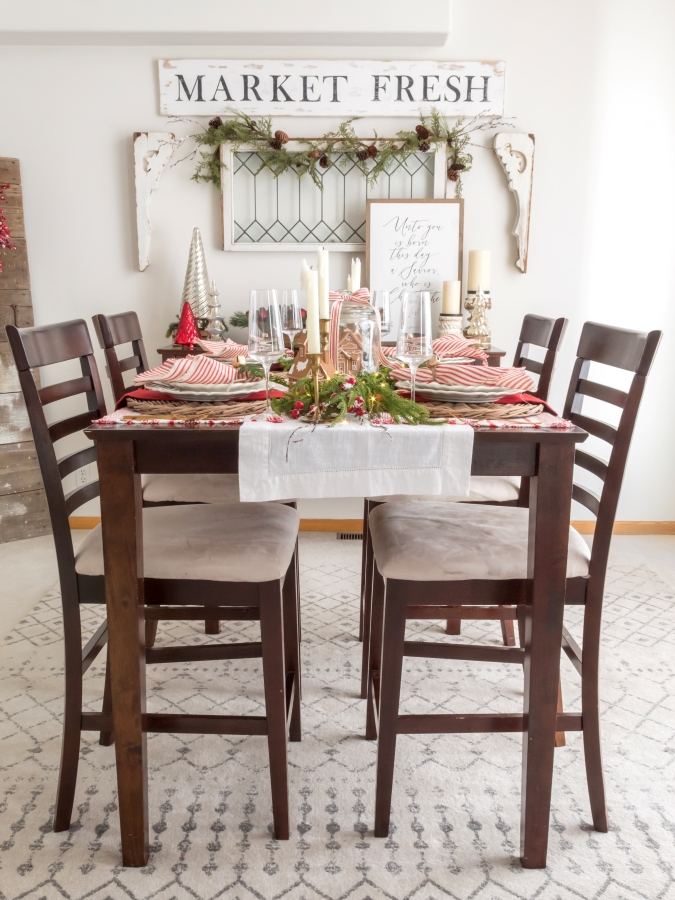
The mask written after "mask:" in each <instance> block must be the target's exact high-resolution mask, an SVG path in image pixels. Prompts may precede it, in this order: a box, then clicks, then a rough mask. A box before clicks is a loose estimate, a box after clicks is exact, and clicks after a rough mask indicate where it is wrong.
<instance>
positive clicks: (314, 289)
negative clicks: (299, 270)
mask: <svg viewBox="0 0 675 900" xmlns="http://www.w3.org/2000/svg"><path fill="white" fill-rule="evenodd" d="M307 352H308V353H321V338H320V335H319V273H318V272H315V271H314V270H313V269H310V270H309V273H308V275H307Z"/></svg>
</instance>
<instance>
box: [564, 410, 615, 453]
mask: <svg viewBox="0 0 675 900" xmlns="http://www.w3.org/2000/svg"><path fill="white" fill-rule="evenodd" d="M567 418H569V420H570V421H571V422H574V424H575V425H578V426H579V428H583V429H584V431H587V432H588V433H589V434H592V435H593V437H596V438H600V440H601V441H605V442H606V443H607V444H611V445H612V446H614V441H615V440H616V428H613V427H612V426H611V425H608V424H607V422H601V421H600V420H599V419H591V418H589V417H588V416H582V415H581V413H576V412H573V413H570V414H569V416H568V417H567Z"/></svg>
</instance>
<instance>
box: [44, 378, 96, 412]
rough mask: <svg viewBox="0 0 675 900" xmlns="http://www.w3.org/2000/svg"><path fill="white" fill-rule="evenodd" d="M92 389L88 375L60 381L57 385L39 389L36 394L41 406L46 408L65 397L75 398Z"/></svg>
mask: <svg viewBox="0 0 675 900" xmlns="http://www.w3.org/2000/svg"><path fill="white" fill-rule="evenodd" d="M93 387H94V385H93V383H92V380H91V378H90V377H89V376H88V375H81V376H80V377H79V378H71V380H70V381H61V382H59V384H50V385H47V387H43V388H40V390H39V391H38V394H39V396H40V402H41V403H42V405H43V406H47V404H48V403H55V402H56V401H57V400H65V399H66V397H76V396H77V395H78V394H85V393H88V392H89V391H91V390H93Z"/></svg>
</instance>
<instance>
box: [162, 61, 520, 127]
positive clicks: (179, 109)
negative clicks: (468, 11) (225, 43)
mask: <svg viewBox="0 0 675 900" xmlns="http://www.w3.org/2000/svg"><path fill="white" fill-rule="evenodd" d="M505 68H506V66H505V63H503V62H425V61H421V60H416V61H414V62H373V61H366V60H347V61H344V62H334V61H332V60H314V61H311V60H303V61H295V62H294V61H289V60H266V61H256V62H253V61H250V60H228V61H225V60H215V59H161V60H160V61H159V94H160V112H161V113H162V114H163V115H165V116H182V115H186V114H189V115H192V116H195V115H201V116H213V115H217V114H219V115H223V114H226V113H227V111H228V108H231V107H236V108H237V109H240V110H242V111H245V112H247V113H250V114H251V115H257V116H260V115H277V116H316V115H322V116H341V117H344V116H416V115H418V114H419V113H420V112H423V113H428V112H429V111H430V110H431V108H432V107H434V106H435V107H437V108H438V109H439V110H440V111H441V112H442V113H443V114H444V115H446V116H466V115H471V116H473V115H479V114H483V115H492V116H495V115H496V116H500V115H503V113H504V73H505Z"/></svg>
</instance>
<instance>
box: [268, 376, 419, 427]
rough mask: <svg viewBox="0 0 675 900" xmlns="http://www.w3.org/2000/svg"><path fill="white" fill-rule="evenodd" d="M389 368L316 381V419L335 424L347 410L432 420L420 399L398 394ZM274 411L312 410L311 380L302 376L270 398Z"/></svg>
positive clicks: (301, 414)
mask: <svg viewBox="0 0 675 900" xmlns="http://www.w3.org/2000/svg"><path fill="white" fill-rule="evenodd" d="M390 372H391V370H390V369H387V368H384V367H382V368H381V369H380V370H379V372H359V373H357V374H356V375H352V376H347V375H335V376H333V378H329V379H328V380H327V381H321V382H319V421H321V422H328V423H330V424H332V425H337V424H338V423H339V422H342V421H344V419H345V417H346V415H347V413H352V414H354V415H356V416H359V417H369V418H370V419H377V418H378V417H379V416H381V415H382V413H389V415H390V416H391V417H392V418H393V420H394V421H395V422H397V423H398V422H407V423H408V424H409V425H419V424H421V423H426V424H428V425H432V424H435V423H434V421H433V420H432V419H430V414H429V410H427V409H425V408H424V407H423V406H421V405H420V404H419V403H414V402H413V401H412V400H407V399H406V398H405V397H401V395H400V394H397V393H396V391H395V389H394V385H395V383H396V382H395V381H394V379H393V378H392V377H391V374H390ZM271 404H272V408H273V409H274V411H275V412H276V413H279V414H281V415H287V416H290V417H291V418H293V419H300V418H305V417H308V416H310V415H311V414H312V413H313V412H314V381H313V379H312V378H301V379H300V380H299V381H296V383H295V384H294V385H292V386H291V388H289V390H288V392H287V393H285V394H284V396H283V397H281V398H279V399H273V400H271Z"/></svg>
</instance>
